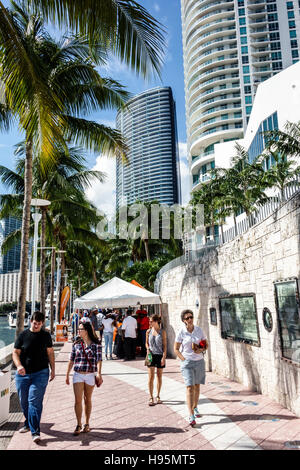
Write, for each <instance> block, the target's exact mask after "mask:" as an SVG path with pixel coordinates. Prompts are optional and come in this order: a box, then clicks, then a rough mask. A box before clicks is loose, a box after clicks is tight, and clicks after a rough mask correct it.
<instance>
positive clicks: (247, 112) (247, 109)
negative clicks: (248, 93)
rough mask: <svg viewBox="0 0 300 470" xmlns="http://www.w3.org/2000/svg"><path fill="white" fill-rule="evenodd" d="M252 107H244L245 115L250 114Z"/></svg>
mask: <svg viewBox="0 0 300 470" xmlns="http://www.w3.org/2000/svg"><path fill="white" fill-rule="evenodd" d="M251 111H252V106H246V114H251Z"/></svg>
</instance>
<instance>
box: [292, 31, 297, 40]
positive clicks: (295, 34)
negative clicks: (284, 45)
mask: <svg viewBox="0 0 300 470" xmlns="http://www.w3.org/2000/svg"><path fill="white" fill-rule="evenodd" d="M296 37H297V33H296V31H295V30H293V29H292V30H291V31H290V38H291V39H294V38H296Z"/></svg>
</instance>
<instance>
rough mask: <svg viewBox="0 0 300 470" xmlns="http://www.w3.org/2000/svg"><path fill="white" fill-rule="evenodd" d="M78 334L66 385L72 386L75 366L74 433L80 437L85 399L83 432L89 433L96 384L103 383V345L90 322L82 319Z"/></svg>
mask: <svg viewBox="0 0 300 470" xmlns="http://www.w3.org/2000/svg"><path fill="white" fill-rule="evenodd" d="M78 333H79V336H80V339H79V340H78V341H76V342H75V343H74V344H73V347H72V352H71V355H70V362H69V365H68V370H67V376H66V384H67V385H69V384H70V372H71V370H72V368H73V366H74V375H73V390H74V395H75V414H76V418H77V426H76V429H75V431H74V433H73V435H74V436H78V435H79V434H80V432H81V430H82V422H81V420H82V410H83V407H82V401H83V398H84V405H85V406H84V410H85V418H86V421H85V425H84V427H83V432H89V431H90V426H89V420H90V416H91V411H92V393H93V390H94V386H95V382H96V380H97V384H98V386H100V385H101V384H102V382H103V380H102V376H101V366H102V349H101V343H100V342H99V340H98V338H97V336H96V335H95V333H94V331H93V328H92V325H91V323H90V321H86V319H85V318H82V319H81V321H80V323H79V327H78Z"/></svg>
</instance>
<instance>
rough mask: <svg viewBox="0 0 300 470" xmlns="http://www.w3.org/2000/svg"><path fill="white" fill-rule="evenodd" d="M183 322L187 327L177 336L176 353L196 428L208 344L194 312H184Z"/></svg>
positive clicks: (190, 422) (188, 405)
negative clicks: (201, 344) (204, 355)
mask: <svg viewBox="0 0 300 470" xmlns="http://www.w3.org/2000/svg"><path fill="white" fill-rule="evenodd" d="M181 320H182V321H183V323H184V325H185V326H184V327H183V328H182V329H181V330H180V331H179V333H178V334H177V336H176V339H175V344H174V352H175V354H176V356H177V357H179V359H180V360H181V361H182V363H181V367H180V368H181V372H182V376H183V378H184V382H185V385H186V387H187V394H186V401H187V407H188V410H189V413H190V417H189V424H190V425H191V426H195V424H196V421H195V418H200V417H201V415H200V413H199V411H198V408H197V405H198V401H199V396H200V384H205V363H204V357H203V353H204V351H205V350H206V349H207V347H208V344H207V340H206V337H205V335H204V333H203V331H202V329H201V328H200V327H199V326H196V325H194V314H193V312H192V310H183V312H182V313H181ZM203 340H205V345H204V347H200V346H199V344H200V341H203Z"/></svg>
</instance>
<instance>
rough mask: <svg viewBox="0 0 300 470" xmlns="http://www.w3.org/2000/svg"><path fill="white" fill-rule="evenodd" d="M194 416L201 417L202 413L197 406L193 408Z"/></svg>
mask: <svg viewBox="0 0 300 470" xmlns="http://www.w3.org/2000/svg"><path fill="white" fill-rule="evenodd" d="M194 416H195V418H202V415H201V414H200V412H199V410H198V408H197V407H196V408H194Z"/></svg>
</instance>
